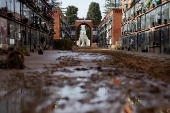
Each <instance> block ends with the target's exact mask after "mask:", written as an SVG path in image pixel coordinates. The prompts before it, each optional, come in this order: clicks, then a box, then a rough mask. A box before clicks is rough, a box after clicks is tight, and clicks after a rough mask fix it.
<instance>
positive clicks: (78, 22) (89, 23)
mask: <svg viewBox="0 0 170 113" xmlns="http://www.w3.org/2000/svg"><path fill="white" fill-rule="evenodd" d="M80 25H87V26H88V27H89V28H90V34H91V36H90V47H92V42H93V29H92V28H93V19H75V46H76V45H77V28H78V27H79V26H80Z"/></svg>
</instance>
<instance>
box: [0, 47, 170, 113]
mask: <svg viewBox="0 0 170 113" xmlns="http://www.w3.org/2000/svg"><path fill="white" fill-rule="evenodd" d="M51 53H53V54H61V55H60V56H57V55H56V58H55V61H54V62H53V63H51V64H50V66H47V65H44V68H43V70H44V71H33V70H32V71H28V72H15V73H11V74H10V75H9V77H7V78H6V79H4V80H1V81H0V84H1V87H0V113H169V112H170V84H169V77H168V69H169V68H168V66H169V61H160V60H156V59H152V58H147V59H146V58H144V57H139V56H132V55H128V54H122V53H119V52H109V51H99V50H88V51H87V50H77V51H72V52H70V51H51V52H49V53H48V56H50V54H51ZM39 57H41V56H39ZM43 57H44V58H45V56H43Z"/></svg>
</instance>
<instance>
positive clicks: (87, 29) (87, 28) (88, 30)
mask: <svg viewBox="0 0 170 113" xmlns="http://www.w3.org/2000/svg"><path fill="white" fill-rule="evenodd" d="M85 28H86V35H87V37H88V39H89V40H90V37H91V36H90V32H91V31H90V28H89V26H85Z"/></svg>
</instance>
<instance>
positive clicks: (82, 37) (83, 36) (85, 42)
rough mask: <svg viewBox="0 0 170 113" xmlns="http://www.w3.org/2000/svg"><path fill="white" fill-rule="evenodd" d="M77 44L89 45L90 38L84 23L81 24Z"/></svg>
mask: <svg viewBox="0 0 170 113" xmlns="http://www.w3.org/2000/svg"><path fill="white" fill-rule="evenodd" d="M77 45H78V46H90V40H89V39H88V37H87V35H86V29H85V25H81V31H80V37H79V40H78V41H77Z"/></svg>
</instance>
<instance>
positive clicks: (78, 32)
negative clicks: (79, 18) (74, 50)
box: [77, 26, 81, 40]
mask: <svg viewBox="0 0 170 113" xmlns="http://www.w3.org/2000/svg"><path fill="white" fill-rule="evenodd" d="M80 31H81V26H79V27H78V28H77V40H79V37H80Z"/></svg>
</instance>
